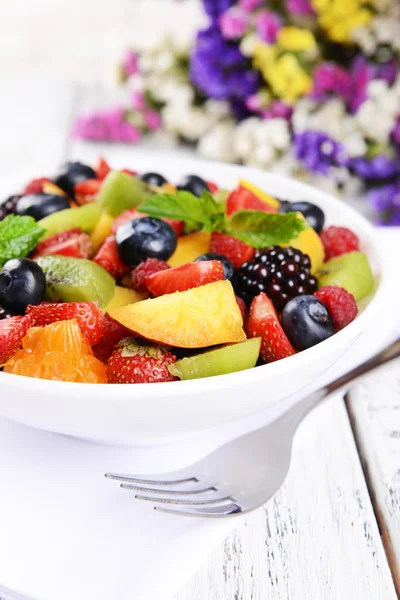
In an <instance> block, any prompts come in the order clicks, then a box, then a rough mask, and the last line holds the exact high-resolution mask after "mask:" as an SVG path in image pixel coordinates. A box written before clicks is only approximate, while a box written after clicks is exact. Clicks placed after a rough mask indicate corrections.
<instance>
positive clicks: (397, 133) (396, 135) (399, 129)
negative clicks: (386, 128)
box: [392, 115, 400, 151]
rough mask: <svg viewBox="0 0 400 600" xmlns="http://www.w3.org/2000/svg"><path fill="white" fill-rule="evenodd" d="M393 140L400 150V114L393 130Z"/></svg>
mask: <svg viewBox="0 0 400 600" xmlns="http://www.w3.org/2000/svg"><path fill="white" fill-rule="evenodd" d="M392 140H393V142H394V143H395V144H396V146H397V148H398V150H399V151H400V115H399V116H398V117H397V121H396V124H395V126H394V128H393V130H392Z"/></svg>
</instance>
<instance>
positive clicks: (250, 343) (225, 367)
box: [168, 337, 261, 379]
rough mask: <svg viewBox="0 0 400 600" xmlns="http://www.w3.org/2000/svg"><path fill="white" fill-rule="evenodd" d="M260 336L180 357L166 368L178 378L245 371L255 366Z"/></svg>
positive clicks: (193, 377) (195, 377) (194, 377)
mask: <svg viewBox="0 0 400 600" xmlns="http://www.w3.org/2000/svg"><path fill="white" fill-rule="evenodd" d="M260 346H261V338H260V337H258V338H253V339H251V340H246V341H245V342H240V343H239V344H232V345H230V346H225V347H224V348H218V349H217V350H210V351H209V352H204V353H203V354H198V355H197V356H190V357H187V358H182V360H178V361H177V362H176V363H174V364H172V365H170V366H169V367H168V370H169V372H170V373H172V375H175V376H176V377H179V379H201V378H203V377H213V376H214V375H226V374H228V373H235V372H236V371H245V370H246V369H252V368H253V367H255V366H256V363H257V360H258V355H259V354H260Z"/></svg>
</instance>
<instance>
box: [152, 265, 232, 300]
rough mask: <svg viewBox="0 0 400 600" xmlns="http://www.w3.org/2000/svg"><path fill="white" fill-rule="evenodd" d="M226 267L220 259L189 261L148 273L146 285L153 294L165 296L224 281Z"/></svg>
mask: <svg viewBox="0 0 400 600" xmlns="http://www.w3.org/2000/svg"><path fill="white" fill-rule="evenodd" d="M223 278H224V269H223V267H222V263H220V261H219V260H205V261H201V262H198V263H188V264H186V265H181V266H180V267H175V268H173V269H168V270H166V271H160V272H159V273H154V275H148V276H147V277H146V280H145V281H146V285H147V289H148V290H149V292H151V293H152V294H153V296H163V295H164V294H173V293H174V292H185V291H186V290H190V289H191V288H196V287H199V286H201V285H205V284H206V283H213V282H214V281H222V279H223Z"/></svg>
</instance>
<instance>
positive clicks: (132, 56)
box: [122, 50, 139, 77]
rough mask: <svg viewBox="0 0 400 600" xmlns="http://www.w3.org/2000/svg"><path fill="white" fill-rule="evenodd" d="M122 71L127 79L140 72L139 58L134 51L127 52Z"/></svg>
mask: <svg viewBox="0 0 400 600" xmlns="http://www.w3.org/2000/svg"><path fill="white" fill-rule="evenodd" d="M122 69H123V71H124V75H125V77H129V76H130V75H135V74H136V73H138V72H139V66H138V56H137V54H136V53H135V52H133V50H127V51H126V53H125V56H124V58H123V59H122Z"/></svg>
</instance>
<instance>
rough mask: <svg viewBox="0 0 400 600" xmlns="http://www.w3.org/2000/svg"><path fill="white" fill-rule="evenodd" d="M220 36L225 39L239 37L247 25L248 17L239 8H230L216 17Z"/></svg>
mask: <svg viewBox="0 0 400 600" xmlns="http://www.w3.org/2000/svg"><path fill="white" fill-rule="evenodd" d="M218 24H219V26H220V29H221V32H222V36H223V37H224V38H225V39H226V40H235V39H238V38H241V37H242V36H243V35H244V33H245V32H246V30H247V27H248V25H249V17H248V15H247V13H245V12H244V11H243V10H241V9H240V8H231V9H229V10H227V11H226V12H224V14H223V15H221V16H220V18H219V19H218Z"/></svg>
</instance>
